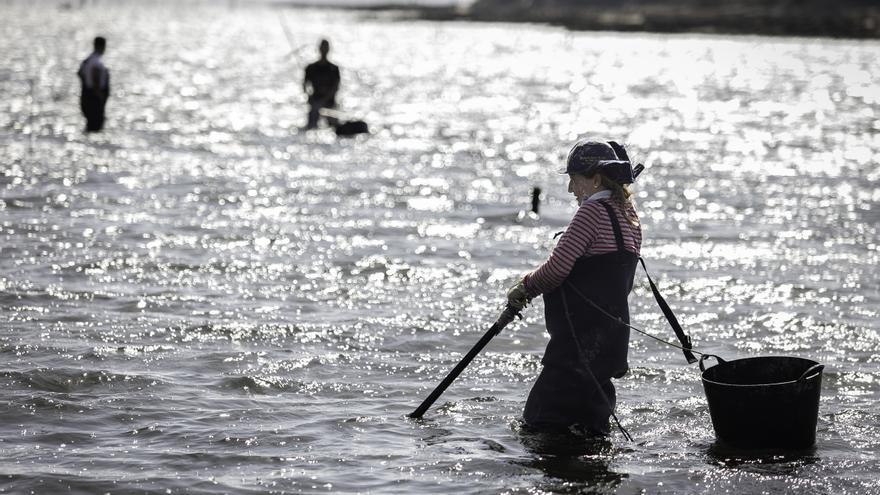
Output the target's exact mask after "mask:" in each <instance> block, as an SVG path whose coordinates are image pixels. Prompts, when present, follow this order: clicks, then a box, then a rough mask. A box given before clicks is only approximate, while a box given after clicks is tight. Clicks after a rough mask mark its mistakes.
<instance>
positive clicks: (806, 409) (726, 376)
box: [700, 354, 824, 449]
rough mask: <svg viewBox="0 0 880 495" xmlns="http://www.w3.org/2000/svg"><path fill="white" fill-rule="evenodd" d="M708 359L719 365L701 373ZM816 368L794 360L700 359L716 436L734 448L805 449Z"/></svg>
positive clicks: (815, 408)
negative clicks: (704, 362) (715, 360)
mask: <svg viewBox="0 0 880 495" xmlns="http://www.w3.org/2000/svg"><path fill="white" fill-rule="evenodd" d="M708 357H714V358H715V359H717V360H718V365H716V366H713V367H711V368H708V369H706V368H705V367H704V366H703V361H704V360H705V359H706V358H708ZM823 368H824V365H821V364H819V363H817V362H815V361H811V360H809V359H803V358H797V357H782V356H772V357H755V358H746V359H736V360H733V361H724V360H723V359H721V358H719V357H718V356H714V355H711V354H704V355H703V357H702V358H701V359H700V370H701V371H702V372H703V374H702V379H703V389H704V390H705V391H706V400H707V402H708V403H709V414H710V415H711V416H712V426H713V427H714V428H715V436H716V437H717V439H718V441H719V442H720V443H722V444H723V445H726V446H729V447H733V448H738V449H807V448H810V447H812V446H813V444H815V443H816V422H817V420H818V415H819V393H820V390H821V388H822V369H823Z"/></svg>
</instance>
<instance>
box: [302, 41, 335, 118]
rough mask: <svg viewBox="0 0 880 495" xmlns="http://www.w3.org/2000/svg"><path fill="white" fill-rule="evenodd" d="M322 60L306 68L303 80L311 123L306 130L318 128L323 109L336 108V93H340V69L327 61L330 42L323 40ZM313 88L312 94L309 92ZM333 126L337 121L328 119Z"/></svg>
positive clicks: (321, 47)
mask: <svg viewBox="0 0 880 495" xmlns="http://www.w3.org/2000/svg"><path fill="white" fill-rule="evenodd" d="M320 51H321V59H320V60H318V61H317V62H314V63H311V64H309V65H308V67H306V75H305V78H304V79H303V91H305V92H306V94H308V95H309V121H308V124H306V129H314V128H316V127H318V117H319V116H320V112H321V109H322V108H331V109H332V108H336V92H337V91H339V67H337V66H336V64H334V63H332V62H330V61H329V60H327V53H328V52H330V42H328V41H327V40H321V45H320ZM309 86H311V92H309ZM327 122H328V123H329V124H330V125H331V126H335V125H336V119H335V118H331V117H327Z"/></svg>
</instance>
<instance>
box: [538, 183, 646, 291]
mask: <svg viewBox="0 0 880 495" xmlns="http://www.w3.org/2000/svg"><path fill="white" fill-rule="evenodd" d="M610 197H611V192H610V191H600V192H598V193H596V194H594V195H592V196H590V197H589V198H587V199H585V200H584V201H583V203H581V206H580V207H579V208H578V210H577V212H576V213H575V215H574V218H573V219H572V220H571V223H570V224H569V225H568V228H567V229H565V232H564V233H563V234H562V237H560V238H559V243H558V244H556V247H555V248H554V249H553V252H551V253H550V257H549V258H548V259H547V261H545V262H544V264H542V265H541V266H540V267H538V269H537V270H535V271H533V272H532V273H530V274H528V275H526V276H525V278H524V283H525V288H526V291H527V292H528V293H529V296H530V297H535V296H537V295H539V294H544V293H547V292H551V291H553V289H555V288H557V287H559V286H560V285H562V282H563V281H564V280H565V279H566V277H568V274H569V273H571V269H572V267H574V264H575V262H576V261H577V260H578V258H580V257H582V256H597V255H600V254H606V253H613V252H615V251H617V241H616V240H615V238H614V228H613V227H612V225H611V220H610V219H609V218H608V212H607V211H606V210H605V207H604V206H602V203H601V202H600V201H603V202H605V201H607V203H608V204H609V205H611V208H612V209H613V210H614V213H615V214H616V216H617V219H618V223H619V224H620V231H621V233H622V234H623V247H624V249H626V250H627V251H630V252H632V253H635V254H639V250H640V249H641V247H642V229H641V227H640V226H639V225H633V224H632V223H631V222H630V221H629V220H628V219H627V216H626V215H624V214H623V211H622V209H621V205H620V204H619V203H618V202H617V201H612V200H610V199H609V198H610ZM626 209H627V211H628V212H629V217H630V218H633V219H637V218H638V217H637V216H636V212H635V209H634V208H633V206H632V203H629V202H628V203H627V204H626Z"/></svg>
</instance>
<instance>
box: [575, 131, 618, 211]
mask: <svg viewBox="0 0 880 495" xmlns="http://www.w3.org/2000/svg"><path fill="white" fill-rule="evenodd" d="M565 173H567V174H568V176H569V183H568V191H569V192H570V193H572V194H574V195H575V197H576V198H577V201H578V203H581V202H582V201H583V200H584V199H585V198H588V197H590V196H591V195H593V194H595V193H597V192H599V191H603V190H609V191H611V197H612V198H613V199H615V200H617V201H620V202H625V201H626V200H628V199H629V197H630V192H629V190H628V189H627V187H626V184H629V183H632V181H633V173H632V165H631V164H630V162H629V156H628V155H627V153H626V149H624V147H623V146H621V145H619V144H617V143H615V142H614V141H609V142H607V143H605V142H599V141H588V140H581V141H578V142H577V143H575V145H574V146H573V147H572V148H571V151H569V153H568V158H567V160H566V164H565Z"/></svg>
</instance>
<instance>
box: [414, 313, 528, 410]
mask: <svg viewBox="0 0 880 495" xmlns="http://www.w3.org/2000/svg"><path fill="white" fill-rule="evenodd" d="M514 317H519V318H520V319H522V315H520V314H519V311H517V310H516V309H514V308H513V307H512V306H511V305H509V304H508V305H507V307H505V308H504V311H502V312H501V316H499V317H498V320H496V321H495V324H494V325H492V327H491V328H489V330H488V331H486V333H485V334H484V335H483V337H482V338H481V339H480V340H479V341H478V342H477V343H476V344H475V345H474V346H473V347H472V348H471V350H470V351H468V353H467V354H466V355H465V356H464V357H463V358H462V359H461V361H459V362H458V364H456V365H455V368H452V371H450V372H449V374H447V375H446V378H444V379H443V381H442V382H440V384H439V385H437V387H436V388H434V390H433V391H432V392H431V393H430V395H428V397H426V398H425V400H423V401H422V403H421V404H419V407H417V408H416V409H415V411H413V412H411V413H409V417H410V418H414V419H420V418H421V417H422V415H424V414H425V411H427V410H428V408H429V407H431V405H432V404H434V401H436V400H437V399H438V398H439V397H440V395H442V394H443V392H444V391H445V390H446V389H447V388H448V387H449V385H451V384H452V382H454V381H455V379H456V378H458V375H460V374H461V372H462V371H464V369H465V368H467V366H468V365H469V364H470V363H471V361H473V360H474V358H475V357H476V356H477V354H479V353H480V351H482V350H483V348H484V347H486V344H488V343H489V341H490V340H492V338H494V337H495V336H496V335H498V334H499V333H501V330H503V329H504V327H506V326H507V325H508V324H509V323H510V322H511V321H513V318H514Z"/></svg>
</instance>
